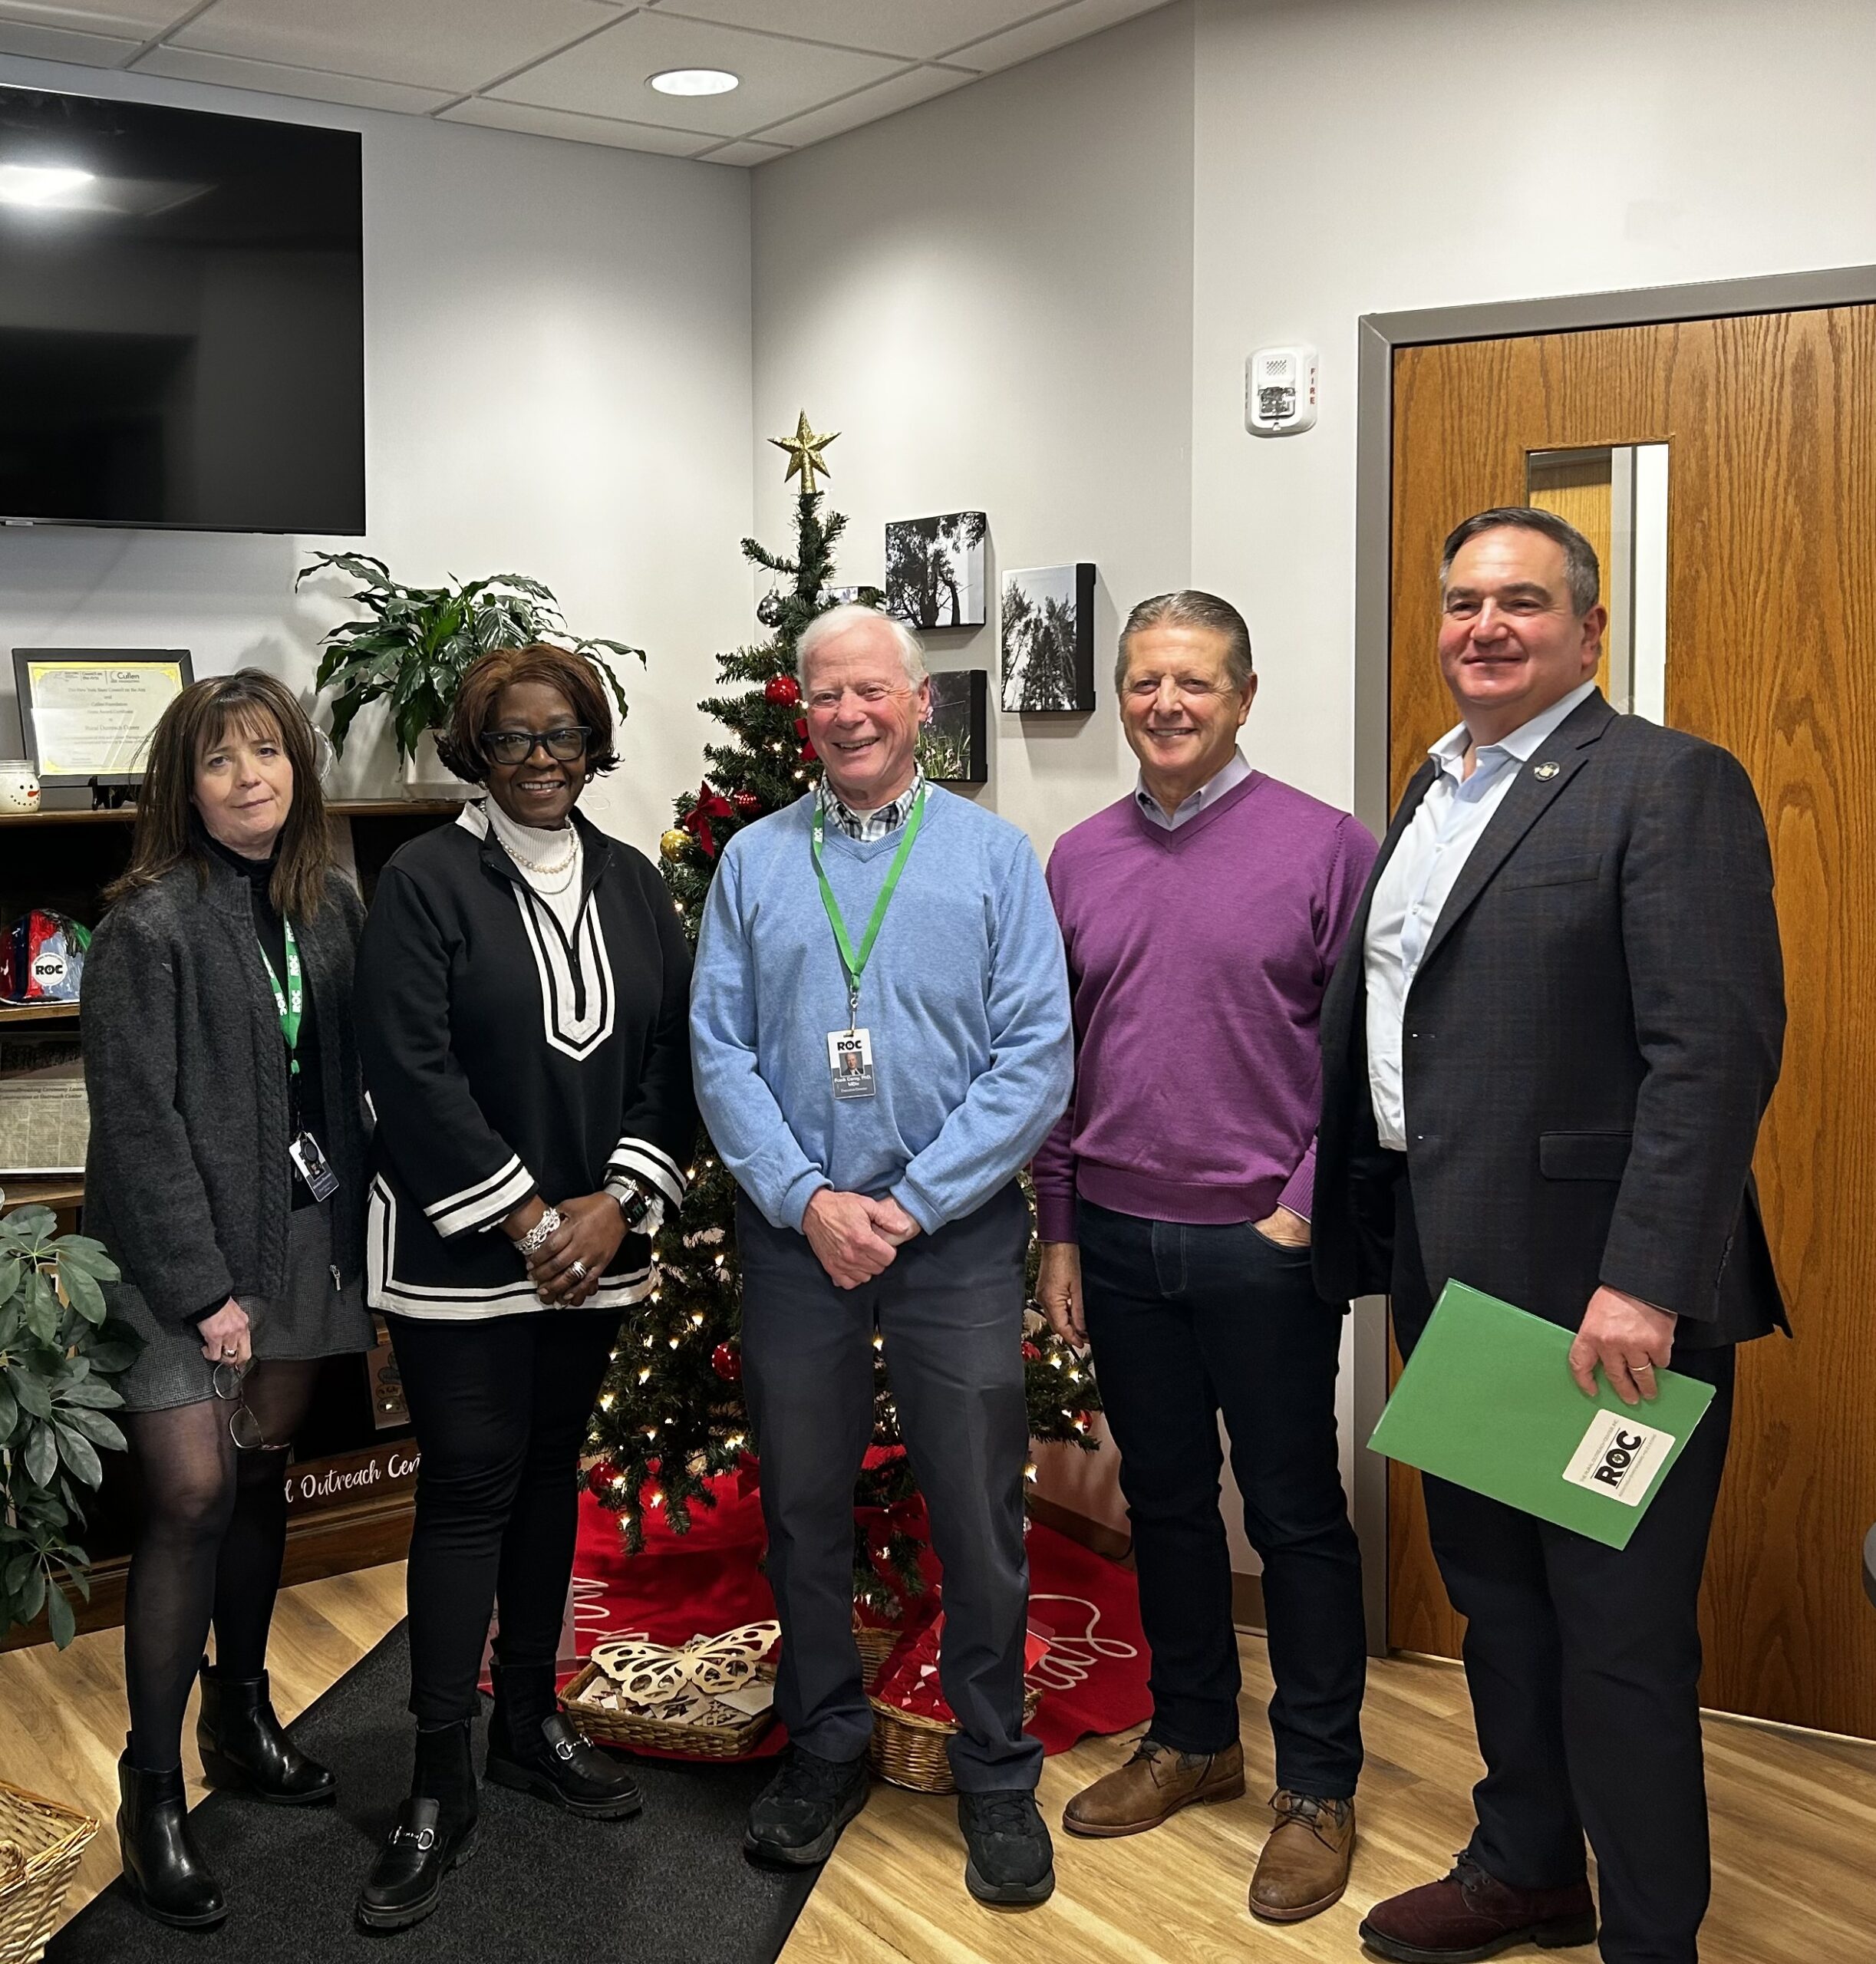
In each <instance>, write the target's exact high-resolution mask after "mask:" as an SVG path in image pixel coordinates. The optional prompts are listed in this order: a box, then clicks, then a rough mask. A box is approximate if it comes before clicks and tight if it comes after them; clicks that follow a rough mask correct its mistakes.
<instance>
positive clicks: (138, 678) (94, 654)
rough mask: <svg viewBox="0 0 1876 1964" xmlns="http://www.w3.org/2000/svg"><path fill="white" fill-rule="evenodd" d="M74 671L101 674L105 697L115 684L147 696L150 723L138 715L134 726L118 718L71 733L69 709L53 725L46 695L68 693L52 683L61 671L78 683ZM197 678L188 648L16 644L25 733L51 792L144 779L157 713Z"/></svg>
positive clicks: (37, 768)
mask: <svg viewBox="0 0 1876 1964" xmlns="http://www.w3.org/2000/svg"><path fill="white" fill-rule="evenodd" d="M74 670H77V671H87V672H88V673H90V674H94V675H95V676H96V677H97V678H98V682H99V687H100V694H101V696H102V694H103V693H104V690H107V689H108V688H111V687H115V688H117V690H125V691H127V692H128V693H129V694H130V696H131V697H133V698H135V697H137V696H139V695H141V696H142V697H145V698H146V699H147V702H148V703H149V704H151V705H153V713H151V714H150V715H149V716H148V717H147V727H143V726H142V723H141V721H140V726H139V727H136V728H135V729H134V730H133V729H127V728H126V727H124V726H123V725H122V724H121V723H120V724H119V725H118V726H117V727H115V728H114V729H113V728H110V727H104V726H101V727H100V728H99V729H98V730H96V731H94V732H90V733H87V732H84V731H82V730H81V731H77V732H73V731H71V730H68V729H66V728H65V727H64V725H65V723H66V722H67V720H68V716H67V715H66V714H65V713H61V715H60V717H59V718H58V724H57V725H56V726H54V721H53V717H52V716H51V713H49V712H50V710H51V704H49V703H48V700H47V698H48V697H50V696H51V695H52V694H54V693H64V691H58V690H54V688H51V687H48V684H54V683H56V682H57V681H58V680H60V679H61V671H64V673H65V675H66V676H67V677H69V679H70V680H72V681H74V682H75V681H76V680H77V677H76V676H75V675H71V671H74ZM195 679H196V677H195V667H194V664H193V662H192V661H190V654H189V651H188V649H187V648H15V650H14V651H13V683H14V687H15V690H16V691H17V692H18V701H19V720H20V732H21V735H22V736H24V738H25V745H26V751H27V754H28V756H31V759H32V763H33V769H34V772H35V774H36V775H37V776H38V779H39V782H40V783H41V785H43V786H45V788H46V789H48V790H51V789H57V788H59V787H61V786H82V785H87V784H90V783H93V782H94V781H95V782H96V783H98V784H101V785H106V784H108V785H138V784H141V783H143V757H144V756H145V754H146V753H147V750H148V747H149V743H150V735H151V733H152V731H153V730H154V729H155V727H156V723H157V717H159V716H160V715H161V713H162V711H163V709H164V708H165V707H167V705H168V704H169V703H170V702H171V701H173V700H174V699H175V698H176V697H177V696H179V695H180V694H181V693H182V692H183V690H184V689H186V688H187V687H189V685H190V684H191V683H192V682H193V681H194V680H195ZM101 707H102V704H101ZM63 709H64V706H63V705H61V710H63Z"/></svg>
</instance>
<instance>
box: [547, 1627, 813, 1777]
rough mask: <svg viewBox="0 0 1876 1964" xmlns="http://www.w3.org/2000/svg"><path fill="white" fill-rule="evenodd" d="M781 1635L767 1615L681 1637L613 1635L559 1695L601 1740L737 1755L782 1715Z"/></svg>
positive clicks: (586, 1731)
mask: <svg viewBox="0 0 1876 1964" xmlns="http://www.w3.org/2000/svg"><path fill="white" fill-rule="evenodd" d="M780 1636H781V1629H780V1625H778V1624H776V1623H745V1624H743V1626H742V1627H741V1628H740V1629H738V1630H725V1631H724V1633H722V1635H721V1636H694V1637H692V1638H691V1640H690V1642H689V1643H682V1644H675V1645H673V1644H663V1643H648V1642H647V1641H646V1640H645V1639H644V1638H643V1637H615V1638H612V1639H608V1641H607V1642H605V1643H598V1644H595V1646H593V1652H592V1656H591V1657H590V1658H589V1659H588V1660H587V1662H585V1665H583V1666H582V1667H581V1669H580V1671H579V1675H578V1676H576V1677H575V1678H574V1679H572V1682H570V1683H569V1685H568V1686H567V1687H566V1689H565V1690H564V1691H563V1692H562V1693H561V1694H560V1702H561V1703H562V1705H564V1706H565V1708H566V1714H567V1716H568V1718H569V1719H570V1720H571V1721H572V1723H573V1725H574V1726H575V1728H576V1729H577V1730H579V1732H581V1733H582V1734H583V1735H585V1737H586V1738H589V1739H590V1740H592V1742H593V1743H594V1744H595V1745H602V1746H621V1747H623V1748H625V1749H626V1750H627V1751H635V1750H646V1749H648V1750H650V1751H654V1752H668V1753H681V1754H684V1755H686V1756H687V1757H690V1758H698V1759H740V1758H743V1756H744V1755H746V1754H748V1753H751V1752H753V1751H754V1750H755V1749H756V1747H757V1745H758V1744H759V1743H760V1740H761V1738H762V1735H763V1733H765V1732H767V1730H768V1729H769V1728H770V1725H773V1723H774V1722H775V1664H774V1661H773V1653H774V1650H775V1646H776V1642H777V1640H778V1639H780Z"/></svg>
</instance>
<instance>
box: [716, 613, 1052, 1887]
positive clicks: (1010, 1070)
mask: <svg viewBox="0 0 1876 1964" xmlns="http://www.w3.org/2000/svg"><path fill="white" fill-rule="evenodd" d="M800 667H801V680H802V684H803V690H804V692H805V694H806V707H807V718H808V727H809V735H810V736H811V738H812V740H813V744H814V747H815V750H816V752H817V753H819V756H820V758H821V760H822V761H823V764H824V766H825V767H826V781H825V782H824V783H823V785H822V786H821V787H820V789H819V790H818V791H817V792H816V793H813V795H811V796H806V797H804V798H803V799H800V801H799V802H796V804H794V805H792V806H789V807H788V808H787V809H786V810H783V811H780V812H774V813H773V814H771V816H769V817H768V818H766V819H763V820H762V821H761V822H760V823H759V824H757V825H752V826H750V828H749V829H747V831H745V832H740V833H739V834H738V835H737V837H736V838H735V839H733V840H732V841H731V842H730V845H728V847H727V849H725V851H724V856H723V863H722V865H720V867H719V868H717V877H716V879H715V881H714V882H713V884H712V885H711V892H710V899H709V901H708V904H707V907H706V909H705V912H704V923H703V928H702V931H701V935H700V938H699V940H698V943H697V976H696V982H695V985H694V990H693V993H692V997H691V1050H692V1055H693V1059H694V1066H695V1072H696V1079H697V1102H698V1104H699V1106H700V1107H701V1109H702V1112H703V1114H704V1122H705V1124H706V1125H708V1127H709V1129H710V1135H711V1139H712V1141H713V1142H714V1144H715V1145H716V1148H717V1152H719V1153H720V1155H722V1158H723V1162H724V1165H726V1166H727V1167H728V1168H729V1169H730V1172H731V1173H732V1174H733V1175H734V1176H735V1178H736V1181H737V1185H739V1186H740V1188H741V1189H742V1197H741V1199H740V1202H739V1204H738V1206H737V1246H738V1248H739V1251H740V1254H741V1256H742V1261H743V1386H744V1389H745V1390H746V1392H747V1396H748V1399H749V1406H750V1415H751V1417H752V1419H753V1421H754V1425H755V1431H756V1442H757V1450H758V1452H759V1453H760V1459H761V1481H762V1502H763V1514H764V1515H765V1516H766V1517H767V1522H768V1528H769V1578H770V1582H771V1583H773V1586H774V1589H775V1597H776V1610H777V1613H778V1614H779V1615H780V1619H781V1624H782V1657H781V1665H780V1677H779V1679H778V1681H777V1683H776V1706H777V1709H778V1710H779V1712H780V1715H781V1717H782V1718H783V1722H785V1723H786V1725H787V1727H788V1730H789V1735H790V1742H791V1745H790V1754H789V1756H788V1758H787V1759H786V1761H784V1762H783V1765H782V1768H781V1769H780V1771H779V1772H778V1773H777V1774H776V1777H775V1778H774V1779H773V1781H771V1782H770V1784H769V1786H768V1787H767V1789H765V1791H763V1794H761V1795H760V1797H759V1798H758V1799H757V1801H756V1803H755V1805H754V1806H753V1808H752V1809H751V1811H750V1821H749V1833H748V1836H747V1843H746V1845H747V1847H748V1849H749V1850H750V1853H751V1854H755V1855H757V1856H758V1857H764V1858H767V1859H768V1860H774V1861H780V1862H783V1863H790V1864H794V1865H806V1864H808V1863H815V1862H819V1861H822V1860H825V1859H826V1857H827V1855H828V1854H829V1852H830V1851H831V1850H832V1847H833V1845H834V1843H835V1841H836V1839H838V1837H839V1833H840V1830H841V1828H842V1826H844V1825H845V1824H846V1822H847V1821H850V1820H851V1819H852V1817H853V1816H854V1815H855V1814H857V1813H859V1811H860V1809H861V1807H862V1806H864V1805H865V1799H866V1787H867V1771H866V1749H867V1744H868V1742H869V1739H870V1738H871V1736H872V1710H871V1708H870V1707H869V1705H868V1703H867V1699H866V1690H865V1681H864V1679H863V1677H862V1672H861V1669H860V1660H859V1653H858V1651H857V1650H856V1648H855V1646H854V1642H853V1635H852V1552H853V1487H854V1482H855V1481H856V1478H858V1476H859V1468H860V1462H861V1460H862V1457H863V1455H864V1454H865V1450H866V1447H867V1445H868V1442H869V1440H870V1438H871V1437H872V1426H873V1402H872V1401H873V1379H872V1365H873V1351H872V1338H873V1333H874V1330H875V1328H877V1329H878V1330H879V1331H880V1332H881V1333H882V1335H883V1336H884V1339H885V1350H886V1357H887V1360H888V1363H889V1367H890V1369H891V1371H892V1389H893V1396H894V1399H895V1402H896V1404H897V1405H898V1418H899V1425H900V1429H901V1430H902V1432H903V1433H904V1434H905V1442H906V1447H907V1450H908V1452H909V1454H910V1455H911V1460H912V1470H913V1471H914V1473H915V1475H916V1476H917V1478H918V1484H919V1486H920V1488H921V1489H922V1491H923V1493H924V1495H925V1501H926V1504H927V1506H928V1509H929V1511H930V1514H931V1536H932V1542H933V1545H934V1547H935V1549H936V1550H937V1552H938V1557H939V1559H940V1560H941V1561H942V1563H943V1564H944V1567H945V1633H944V1641H943V1656H942V1659H941V1667H940V1669H941V1681H942V1683H943V1686H944V1689H945V1697H946V1699H947V1700H948V1702H949V1703H950V1705H951V1710H952V1712H954V1714H955V1715H956V1717H957V1719H958V1725H959V1728H960V1729H959V1731H958V1734H957V1735H956V1736H955V1737H954V1738H953V1739H952V1741H951V1747H950V1752H951V1767H952V1770H953V1771H954V1774H955V1775H956V1777H957V1781H958V1795H959V1798H958V1820H959V1824H960V1825H961V1827H962V1829H963V1831H964V1840H965V1844H966V1847H967V1849H968V1860H967V1862H966V1864H965V1869H964V1878H965V1882H966V1884H967V1886H968V1887H969V1889H970V1890H971V1893H972V1894H973V1895H974V1896H977V1897H978V1899H979V1900H981V1901H984V1902H990V1903H1004V1904H1024V1903H1040V1902H1041V1901H1042V1900H1044V1898H1045V1897H1047V1895H1048V1894H1049V1893H1050V1890H1052V1889H1053V1887H1054V1883H1055V1875H1054V1868H1053V1856H1052V1851H1051V1850H1050V1843H1049V1835H1048V1830H1047V1828H1046V1827H1044V1824H1043V1821H1042V1817H1041V1816H1040V1814H1039V1813H1038V1812H1037V1807H1036V1803H1035V1798H1034V1795H1035V1787H1036V1782H1037V1777H1038V1775H1039V1774H1040V1771H1041V1761H1042V1749H1041V1748H1040V1746H1039V1745H1037V1742H1035V1741H1034V1740H1033V1739H1029V1738H1024V1735H1023V1709H1022V1708H1023V1648H1024V1633H1025V1626H1026V1623H1027V1610H1028V1597H1029V1569H1028V1564H1027V1560H1026V1558H1025V1556H1024V1548H1023V1504H1022V1478H1023V1465H1024V1458H1025V1455H1026V1453H1027V1447H1028V1429H1029V1428H1028V1414H1027V1407H1026V1405H1025V1403H1024V1396H1023V1370H1022V1360H1021V1343H1022V1317H1023V1306H1024V1293H1025V1292H1024V1277H1023V1267H1024V1255H1025V1254H1026V1252H1027V1247H1028V1240H1029V1216H1028V1210H1027V1207H1026V1206H1025V1205H1024V1201H1023V1197H1022V1194H1021V1191H1020V1189H1019V1188H1018V1187H1017V1185H1016V1175H1017V1171H1018V1170H1019V1169H1020V1168H1021V1167H1022V1166H1023V1165H1024V1163H1025V1162H1027V1160H1028V1158H1029V1157H1030V1154H1031V1153H1032V1152H1034V1150H1035V1149H1036V1148H1037V1145H1039V1144H1040V1142H1041V1141H1042V1139H1043V1138H1044V1135H1045V1134H1046V1133H1047V1132H1048V1130H1049V1129H1050V1126H1051V1125H1053V1123H1054V1122H1055V1120H1056V1119H1057V1117H1058V1116H1059V1115H1060V1113H1061V1112H1062V1111H1063V1109H1064V1107H1065V1106H1067V1102H1068V1096H1069V1092H1070V1086H1071V1085H1072V1083H1073V1038H1072V1036H1071V1033H1070V1024H1069V1009H1068V982H1067V970H1066V967H1065V965H1064V964H1063V957H1062V943H1061V937H1060V933H1059V931H1058V930H1057V927H1056V924H1055V915H1054V911H1053V908H1051V906H1050V901H1049V895H1048V891H1047V888H1046V887H1045V886H1044V882H1043V878H1042V870H1041V868H1040V866H1039V865H1037V862H1036V856H1035V854H1034V851H1033V850H1032V849H1031V848H1030V844H1029V842H1028V840H1027V838H1026V837H1025V836H1024V835H1023V834H1022V833H1021V832H1019V831H1017V829H1016V828H1015V827H1014V825H1008V824H1007V823H1005V822H1004V820H1002V819H998V818H996V817H994V816H991V814H990V813H988V812H981V811H979V810H978V809H977V807H976V806H974V805H971V804H969V803H968V802H966V801H965V800H964V799H961V798H958V797H956V796H953V795H952V794H951V793H949V792H947V791H945V790H942V789H939V788H938V786H934V785H930V784H928V783H926V781H925V777H924V775H923V773H922V772H921V771H920V769H919V768H918V760H917V756H916V745H917V740H918V729H919V726H920V724H921V723H922V722H923V721H924V720H925V717H926V716H927V715H928V713H929V711H930V705H931V687H930V684H929V683H928V681H927V680H926V677H925V662H924V658H923V656H922V653H921V651H920V649H919V646H918V641H917V639H916V638H915V637H914V636H913V635H912V634H911V632H910V631H908V630H907V629H906V628H903V627H902V626H901V625H900V624H899V623H898V622H897V621H892V620H891V619H889V618H887V617H886V616H885V615H882V614H879V613H877V612H875V611H874V610H873V609H872V608H865V607H851V606H849V607H837V608H833V609H832V610H831V611H829V612H828V613H826V614H824V615H821V616H820V617H819V619H817V620H816V621H815V622H814V623H813V624H812V625H811V626H810V627H809V629H808V630H807V631H806V633H805V634H803V636H802V639H801V650H800Z"/></svg>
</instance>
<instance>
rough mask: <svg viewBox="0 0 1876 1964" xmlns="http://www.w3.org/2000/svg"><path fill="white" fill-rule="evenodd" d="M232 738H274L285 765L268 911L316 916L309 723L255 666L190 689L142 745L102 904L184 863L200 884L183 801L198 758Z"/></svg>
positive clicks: (188, 804)
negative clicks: (126, 824) (137, 779)
mask: <svg viewBox="0 0 1876 1964" xmlns="http://www.w3.org/2000/svg"><path fill="white" fill-rule="evenodd" d="M231 730H239V731H240V732H241V733H242V734H243V735H246V736H254V737H258V736H267V735H272V734H278V736H279V739H280V747H281V748H282V750H284V751H285V753H286V757H287V762H288V763H290V764H291V765H292V766H293V802H292V805H291V806H289V807H288V811H287V819H286V823H285V825H283V826H282V828H281V830H280V849H279V858H278V860H277V861H276V862H275V866H274V875H273V879H272V883H271V885H269V889H268V891H269V895H270V896H271V898H272V901H273V904H274V905H275V908H277V909H278V910H279V911H280V913H282V914H284V915H285V916H286V917H287V918H288V919H290V920H294V921H305V920H310V919H311V918H312V916H313V915H314V914H317V913H318V911H319V908H320V905H321V902H322V901H324V900H325V897H326V876H327V875H328V874H329V873H330V872H331V870H332V863H333V862H332V842H331V839H330V838H329V837H328V835H327V832H326V819H325V793H323V792H322V791H321V789H320V788H319V760H318V756H316V755H315V751H314V746H313V730H312V724H311V723H308V721H307V720H306V712H305V710H302V708H301V707H300V706H299V704H298V703H297V702H296V701H295V700H294V698H293V695H292V692H291V691H290V690H288V689H287V688H286V687H285V685H284V684H281V683H279V682H277V681H275V680H274V678H273V677H272V676H271V675H265V674H262V672H261V671H260V670H259V669H258V668H241V669H237V670H236V672H235V673H234V674H232V675H211V676H207V677H204V679H203V680H201V681H199V682H192V683H191V684H190V685H189V687H187V688H186V689H185V690H183V693H182V694H180V696H178V697H176V700H175V701H174V702H173V703H171V704H170V706H169V707H168V708H167V709H166V710H164V711H163V716H162V718H161V720H160V721H159V722H158V723H157V727H156V732H155V733H154V734H153V736H151V738H150V759H149V762H148V764H147V766H146V767H145V769H144V772H143V786H142V788H141V789H140V790H139V791H138V793H137V833H136V836H135V838H134V840H133V842H132V844H131V847H130V865H129V866H128V867H127V868H126V869H125V871H124V875H123V877H122V878H120V879H118V880H116V881H113V882H112V884H111V885H110V886H108V887H107V888H105V889H104V898H105V899H106V901H118V900H121V899H122V898H124V895H126V894H128V893H134V892H135V891H137V889H138V888H140V887H147V886H150V885H153V884H154V883H155V882H156V881H158V880H160V879H161V878H163V875H164V874H165V873H166V872H169V871H170V869H171V868H173V867H176V866H180V865H183V864H184V863H185V862H189V863H191V864H193V865H194V867H195V868H196V878H197V879H198V880H199V881H202V882H203V884H205V885H206V882H207V880H208V877H209V853H208V845H207V842H206V834H205V833H204V832H203V828H202V825H201V822H200V821H199V819H197V817H196V808H195V806H194V803H193V800H192V797H191V793H193V791H194V789H195V788H196V771H197V770H198V769H199V768H200V767H201V764H202V760H203V758H205V757H206V756H208V755H209V753H210V752H211V751H212V750H214V749H215V748H216V746H217V745H218V744H219V743H223V742H225V741H226V739H227V736H228V735H229V732H230V731H231Z"/></svg>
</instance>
